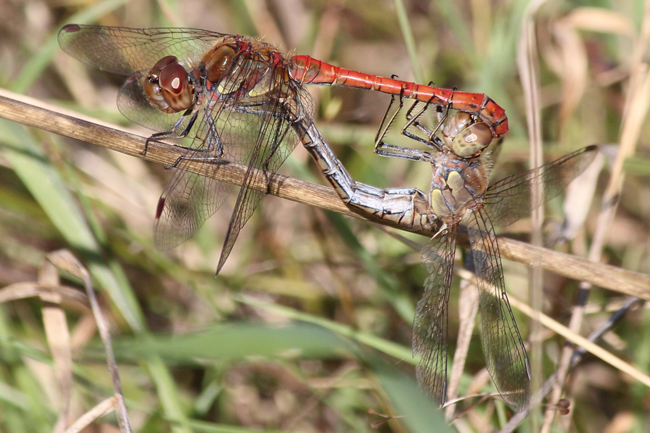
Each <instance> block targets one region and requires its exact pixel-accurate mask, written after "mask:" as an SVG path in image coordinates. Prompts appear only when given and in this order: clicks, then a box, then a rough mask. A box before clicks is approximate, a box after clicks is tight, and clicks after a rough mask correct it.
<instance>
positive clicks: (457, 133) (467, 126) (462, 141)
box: [442, 113, 492, 158]
mask: <svg viewBox="0 0 650 433" xmlns="http://www.w3.org/2000/svg"><path fill="white" fill-rule="evenodd" d="M442 134H443V136H444V141H445V144H446V145H447V147H449V148H450V149H451V151H452V152H454V154H456V155H457V156H459V157H461V158H473V157H476V156H478V155H480V154H481V152H483V150H485V148H486V147H488V146H489V145H490V143H491V142H492V131H490V128H489V127H488V126H487V125H486V124H485V123H483V122H481V121H475V119H474V118H473V117H472V116H471V115H470V114H468V113H458V114H455V115H454V116H452V117H450V118H449V119H448V120H447V122H446V123H445V125H444V127H443V128H442Z"/></svg>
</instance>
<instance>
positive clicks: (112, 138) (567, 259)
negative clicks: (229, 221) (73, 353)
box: [0, 89, 650, 300]
mask: <svg viewBox="0 0 650 433" xmlns="http://www.w3.org/2000/svg"><path fill="white" fill-rule="evenodd" d="M23 101H28V102H23ZM44 105H46V104H44V103H42V102H39V101H36V100H34V99H31V98H27V97H24V96H21V95H17V94H15V93H11V92H9V91H6V90H4V89H0V117H2V118H5V119H8V120H12V121H15V122H18V123H21V124H23V125H27V126H32V127H35V128H39V129H43V130H45V131H49V132H53V133H55V134H59V135H62V136H65V137H70V138H74V139H77V140H81V141H85V142H87V143H90V144H94V145H97V146H102V147H105V148H108V149H111V150H116V151H118V152H121V153H125V154H127V155H131V156H137V157H140V158H144V159H147V160H149V161H153V162H157V163H160V164H163V165H165V166H169V165H171V164H173V163H174V162H175V161H176V160H177V159H178V157H179V156H181V155H182V149H179V148H177V147H175V146H171V145H166V144H158V143H150V145H149V150H148V152H147V154H146V155H144V156H143V155H142V150H143V149H144V145H145V141H146V139H145V138H144V137H141V136H139V135H136V134H132V133H130V132H126V131H124V130H119V129H115V128H114V127H110V126H106V125H103V124H100V123H97V122H96V121H91V120H83V119H82V118H81V116H78V115H76V114H75V115H74V116H72V115H66V114H62V113H61V111H62V110H60V109H57V108H54V107H52V108H51V109H49V110H48V109H46V108H42V107H43V106H44ZM185 168H186V169H187V170H189V171H191V172H193V173H197V174H201V175H210V176H214V178H215V179H218V180H221V181H224V182H229V183H233V184H237V185H241V184H242V182H243V179H244V175H245V172H246V167H244V166H241V165H237V164H224V165H223V166H222V167H221V168H220V169H219V170H212V169H211V167H209V166H208V165H207V164H204V163H201V162H198V161H194V162H192V161H188V164H187V165H186V166H185ZM258 177H259V178H260V179H263V178H264V176H258ZM251 187H252V188H254V189H257V190H259V191H264V192H267V191H268V193H269V194H272V195H275V196H277V197H280V198H285V199H288V200H292V201H295V202H298V203H303V204H306V205H309V206H313V207H318V208H321V209H325V210H329V211H333V212H338V213H341V214H343V215H347V216H350V217H354V218H359V219H362V220H366V221H372V222H375V223H378V224H382V225H385V226H389V227H394V228H398V229H400V230H407V228H405V227H402V226H396V225H394V224H391V223H390V222H388V221H384V220H375V219H372V218H369V217H368V216H366V215H363V214H358V213H355V212H353V211H352V210H350V209H348V208H347V207H346V206H345V204H344V203H342V202H341V200H340V198H339V197H338V195H337V194H336V193H335V192H334V190H333V189H332V188H330V187H326V186H322V185H316V184H313V183H309V182H305V181H302V180H298V179H294V178H291V177H286V176H281V175H275V176H273V178H272V179H271V181H270V185H269V186H268V190H267V185H265V184H263V183H262V182H260V183H258V184H253V185H251ZM414 232H416V233H419V234H422V235H425V236H428V237H431V236H433V234H434V233H432V232H429V231H427V230H418V231H415V230H414ZM459 241H460V243H461V244H464V245H468V243H467V239H463V237H462V236H459ZM498 242H499V251H500V253H501V256H502V257H503V258H506V259H508V260H513V261H515V262H519V263H524V264H527V265H530V264H531V263H533V262H535V264H536V265H538V266H539V267H541V268H542V269H545V270H548V271H551V272H554V273H556V274H558V275H562V276H564V277H567V278H572V279H574V280H578V281H586V282H589V283H590V284H593V285H596V286H599V287H603V288H606V289H609V290H613V291H615V292H619V293H624V294H626V295H630V296H636V297H638V298H641V299H645V300H650V276H648V275H644V274H641V273H638V272H632V271H628V270H625V269H621V268H617V267H615V266H610V265H606V264H603V263H594V262H590V261H588V260H585V259H582V258H580V257H576V256H572V255H569V254H564V253H560V252H557V251H553V250H548V249H545V248H539V247H533V246H531V245H529V244H526V243H524V242H518V241H515V240H512V239H508V238H503V237H500V238H499V239H498Z"/></svg>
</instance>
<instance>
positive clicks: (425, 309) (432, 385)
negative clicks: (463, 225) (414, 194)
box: [412, 228, 456, 405]
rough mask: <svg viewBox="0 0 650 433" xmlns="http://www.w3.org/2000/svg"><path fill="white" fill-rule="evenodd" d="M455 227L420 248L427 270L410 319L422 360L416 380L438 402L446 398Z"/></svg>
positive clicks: (417, 350)
mask: <svg viewBox="0 0 650 433" xmlns="http://www.w3.org/2000/svg"><path fill="white" fill-rule="evenodd" d="M455 245H456V232H455V228H452V229H450V230H447V231H445V232H443V234H442V236H441V237H440V238H434V239H431V240H430V241H429V242H428V243H427V244H426V245H425V246H424V248H423V249H422V261H423V262H424V265H425V266H426V268H427V271H428V272H429V276H428V277H427V279H426V280H425V282H424V294H423V295H422V299H420V301H419V302H418V305H417V309H416V311H415V320H414V322H413V342H412V346H413V353H414V354H417V355H420V356H421V360H420V363H419V364H418V366H417V368H416V376H417V380H418V383H419V384H420V386H422V388H423V389H425V390H426V391H427V392H428V393H429V394H430V395H431V397H432V398H433V399H434V400H436V401H437V402H438V403H440V405H442V404H443V403H444V402H445V398H446V384H447V317H448V314H447V304H448V301H449V290H450V288H451V280H452V278H453V274H454V255H455Z"/></svg>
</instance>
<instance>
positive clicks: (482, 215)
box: [375, 97, 598, 411]
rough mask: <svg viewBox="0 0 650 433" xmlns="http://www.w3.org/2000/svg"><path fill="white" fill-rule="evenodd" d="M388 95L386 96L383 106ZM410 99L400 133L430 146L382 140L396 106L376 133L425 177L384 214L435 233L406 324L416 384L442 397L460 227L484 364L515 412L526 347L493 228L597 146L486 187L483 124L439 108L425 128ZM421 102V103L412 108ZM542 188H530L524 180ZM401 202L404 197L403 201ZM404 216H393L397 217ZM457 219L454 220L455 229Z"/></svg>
mask: <svg viewBox="0 0 650 433" xmlns="http://www.w3.org/2000/svg"><path fill="white" fill-rule="evenodd" d="M393 102H394V97H393V100H392V101H391V105H392V104H393ZM418 104H419V103H418V102H415V103H414V104H413V106H412V107H411V108H410V109H409V110H408V111H407V112H406V124H405V126H404V128H403V129H402V134H403V135H405V136H407V137H409V138H411V139H413V140H415V141H417V142H419V143H422V144H424V145H425V146H427V147H429V148H431V149H432V150H433V151H434V152H433V153H430V152H426V151H422V150H419V149H415V148H410V147H402V146H396V145H392V144H389V143H386V142H385V141H384V138H385V134H386V132H387V130H388V128H389V127H390V125H391V124H392V123H393V121H394V120H395V119H396V118H397V116H398V113H399V112H400V111H401V109H402V101H401V100H400V105H399V108H398V109H397V110H396V111H395V113H394V114H393V115H392V116H389V115H388V114H389V112H390V109H391V105H389V108H388V110H387V112H386V113H387V114H386V116H385V118H384V122H382V126H381V127H380V129H379V132H378V134H377V139H376V145H375V151H376V153H377V154H379V155H383V156H389V157H396V158H406V159H411V160H416V161H424V162H428V163H430V164H431V168H432V171H433V178H432V181H431V188H430V192H429V194H428V197H427V206H423V204H422V201H421V200H422V196H423V195H424V194H423V193H421V192H419V191H417V190H414V191H413V199H412V200H410V203H418V204H419V207H418V206H412V205H411V206H406V205H405V206H403V207H402V209H403V212H402V214H401V215H400V214H399V213H393V214H390V218H391V220H393V221H401V222H402V224H403V225H405V226H407V227H408V228H411V229H413V228H416V229H417V228H425V229H428V230H431V231H437V233H436V235H435V236H433V238H432V239H431V240H430V241H429V242H428V243H427V244H426V245H425V246H424V248H423V249H422V260H423V262H424V264H425V266H426V268H427V270H428V272H429V277H428V278H427V279H426V281H425V283H424V294H423V296H422V298H421V299H420V301H419V302H418V304H417V308H416V313H415V319H414V324H413V339H412V346H413V352H414V354H418V355H420V356H421V360H420V363H419V365H418V367H417V369H416V373H417V378H418V382H419V383H420V384H421V385H422V387H423V388H425V389H426V390H427V391H428V392H430V394H431V395H432V397H433V398H434V399H436V400H437V401H438V402H439V403H440V404H443V403H444V402H445V398H446V379H447V314H448V311H447V305H448V302H449V290H450V288H451V283H452V278H453V269H454V258H455V250H456V248H455V245H456V234H457V232H458V231H459V229H460V228H461V227H463V230H465V229H466V230H467V234H468V237H469V243H470V246H471V257H472V259H473V267H474V269H473V270H474V272H475V274H476V278H477V286H478V289H479V306H480V310H481V331H482V332H481V335H482V340H483V353H484V356H485V360H486V366H487V369H488V371H489V372H490V376H491V377H492V380H493V381H494V383H495V385H496V387H497V389H498V391H499V393H500V394H501V396H502V398H503V400H504V401H505V402H506V403H508V405H510V406H511V407H512V408H513V409H514V410H516V411H521V410H523V408H524V407H525V406H526V405H527V404H528V400H529V398H530V373H529V371H530V367H529V361H528V356H527V354H526V349H525V347H524V344H523V341H522V339H521V336H520V334H519V330H518V329H517V324H516V322H515V318H514V316H513V314H512V310H511V308H510V304H509V302H508V296H507V294H506V291H505V283H504V278H503V269H502V266H501V256H500V254H499V246H498V243H497V239H496V236H495V231H494V226H493V225H500V226H507V225H510V224H512V223H514V222H515V221H517V220H519V219H520V218H523V217H524V216H526V215H529V214H530V209H531V208H537V207H539V206H541V205H543V204H544V201H545V200H548V199H550V198H553V197H555V196H557V195H559V194H560V193H561V192H562V191H564V190H565V188H566V187H567V186H568V184H569V183H570V182H571V181H572V180H573V179H574V178H575V177H576V176H577V175H578V174H580V173H582V172H583V171H584V170H585V169H586V168H587V166H589V164H591V162H592V161H593V160H594V158H595V156H596V154H597V149H598V148H597V146H589V147H586V148H584V149H581V150H578V151H576V152H573V153H571V154H569V155H566V156H564V157H562V158H560V159H558V160H556V161H553V162H550V163H548V164H545V165H543V166H541V167H538V168H536V169H533V170H529V171H526V172H522V173H518V174H515V175H512V176H510V177H507V178H505V179H503V180H501V181H498V182H496V183H494V184H492V185H490V186H488V177H489V174H490V171H491V169H492V162H491V159H490V152H489V151H486V148H488V146H489V145H490V144H491V142H492V134H491V133H490V129H489V126H488V125H486V124H485V123H484V122H483V121H482V120H480V119H477V117H476V116H474V115H470V114H467V113H457V114H453V115H448V113H445V112H444V110H443V111H441V112H440V113H439V119H438V120H439V123H438V124H437V125H436V127H435V128H434V129H430V128H427V127H425V126H424V125H423V122H424V120H423V119H424V117H423V116H422V114H423V113H424V112H425V111H426V110H427V105H426V104H425V105H424V107H423V108H422V109H416V107H417V106H418ZM420 106H421V105H420ZM533 181H537V182H539V183H540V184H541V185H542V188H541V189H542V190H543V192H537V191H533V190H531V182H533ZM405 200H406V199H405ZM405 215H406V216H408V217H405V218H402V216H405ZM461 224H462V225H463V226H461Z"/></svg>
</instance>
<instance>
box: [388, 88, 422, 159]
mask: <svg viewBox="0 0 650 433" xmlns="http://www.w3.org/2000/svg"><path fill="white" fill-rule="evenodd" d="M394 103H395V95H393V96H391V98H390V103H389V104H388V108H386V113H385V114H384V118H383V119H382V121H381V125H379V129H378V130H377V135H376V137H375V154H377V155H379V156H386V157H389V158H402V159H410V160H413V161H422V160H428V159H427V157H426V154H427V152H423V151H421V150H418V149H412V148H410V147H403V146H396V145H394V144H390V143H386V142H385V141H384V139H385V137H386V134H387V133H388V130H389V129H390V126H391V125H392V124H393V122H394V121H395V119H396V118H397V115H398V114H399V112H400V111H401V110H402V108H403V106H404V102H403V97H402V95H400V97H399V107H398V108H397V110H395V112H394V113H393V114H392V115H390V111H391V107H392V106H393V104H394Z"/></svg>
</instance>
